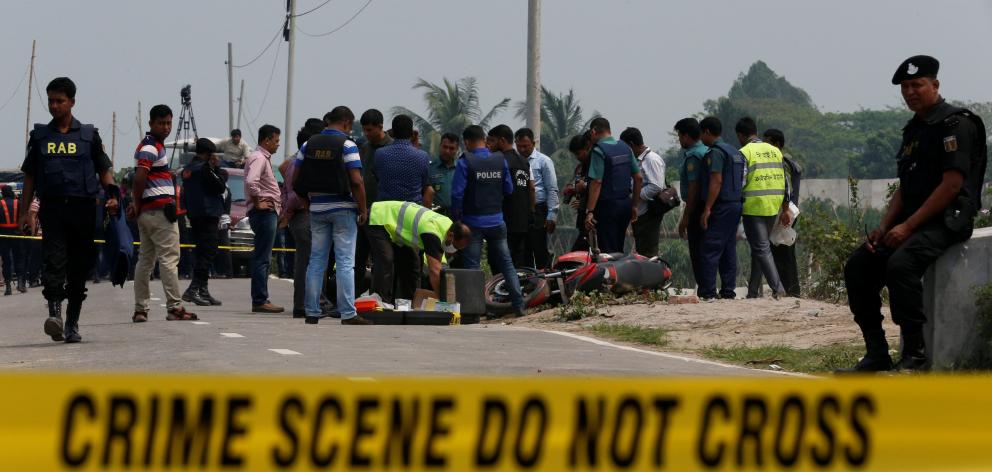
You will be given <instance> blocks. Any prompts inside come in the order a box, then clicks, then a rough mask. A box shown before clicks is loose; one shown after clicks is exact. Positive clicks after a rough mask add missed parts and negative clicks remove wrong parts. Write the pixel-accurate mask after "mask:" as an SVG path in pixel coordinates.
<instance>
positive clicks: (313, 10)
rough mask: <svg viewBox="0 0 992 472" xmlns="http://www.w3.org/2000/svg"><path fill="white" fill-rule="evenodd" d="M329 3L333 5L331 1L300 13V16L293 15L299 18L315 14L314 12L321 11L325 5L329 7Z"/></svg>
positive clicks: (328, 0)
mask: <svg viewBox="0 0 992 472" xmlns="http://www.w3.org/2000/svg"><path fill="white" fill-rule="evenodd" d="M328 3H331V0H327V1H325V2H324V3H321V4H320V5H317V6H315V7H313V8H311V9H309V10H307V11H305V12H303V13H299V14H296V15H293V18H299V17H301V16H303V15H307V14H310V13H313V12H315V11H317V10H320V9H321V8H323V7H324V5H327V4H328Z"/></svg>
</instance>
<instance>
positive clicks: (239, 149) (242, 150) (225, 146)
mask: <svg viewBox="0 0 992 472" xmlns="http://www.w3.org/2000/svg"><path fill="white" fill-rule="evenodd" d="M217 150H218V151H220V152H222V153H224V159H223V163H224V165H225V166H227V167H239V168H240V167H244V165H245V159H247V158H248V154H251V148H249V147H248V143H246V142H244V140H242V139H241V130H239V129H234V130H231V137H230V139H222V140H221V141H220V142H219V143H217Z"/></svg>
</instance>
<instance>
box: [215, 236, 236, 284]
mask: <svg viewBox="0 0 992 472" xmlns="http://www.w3.org/2000/svg"><path fill="white" fill-rule="evenodd" d="M217 243H218V244H217V245H218V246H230V245H231V230H229V229H222V230H218V231H217ZM233 265H234V263H233V262H232V261H231V251H230V250H228V249H224V250H220V249H218V250H217V254H216V255H215V256H214V265H213V269H214V275H215V276H221V277H228V278H230V277H232V276H233V275H234V274H233V272H234V267H233Z"/></svg>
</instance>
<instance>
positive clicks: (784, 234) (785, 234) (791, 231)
mask: <svg viewBox="0 0 992 472" xmlns="http://www.w3.org/2000/svg"><path fill="white" fill-rule="evenodd" d="M788 212H789V226H784V225H782V221H781V220H775V226H774V227H773V228H772V233H771V234H770V235H768V239H769V241H771V243H772V244H774V245H775V246H792V245H793V244H796V237H797V234H796V230H795V228H793V227H792V223H793V222H795V221H796V217H798V216H799V207H797V206H796V204H795V203H792V202H789V209H788Z"/></svg>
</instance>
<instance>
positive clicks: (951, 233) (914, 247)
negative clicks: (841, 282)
mask: <svg viewBox="0 0 992 472" xmlns="http://www.w3.org/2000/svg"><path fill="white" fill-rule="evenodd" d="M939 67H940V64H939V62H937V59H934V58H933V57H930V56H913V57H911V58H909V59H906V61H904V62H903V63H902V64H901V65H900V66H899V69H897V70H896V73H895V75H894V76H893V77H892V83H893V84H894V85H899V86H900V87H901V90H902V96H903V99H904V100H905V101H906V105H907V106H908V107H909V109H910V110H912V111H913V112H914V113H915V115H914V116H913V118H912V119H911V120H909V123H908V124H907V125H906V127H905V128H903V137H902V146H901V147H900V151H899V154H898V156H897V158H898V166H899V188H898V189H897V190H896V191H895V193H894V194H893V195H892V199H891V200H890V201H889V207H888V210H887V211H886V213H885V216H884V217H883V218H882V222H881V224H880V225H879V227H878V228H876V229H875V230H873V231H872V232H871V233H869V234H868V235H867V241H865V243H864V245H862V246H861V247H860V248H858V249H857V250H856V251H855V252H854V254H853V255H852V256H851V258H850V259H849V260H848V261H847V265H846V266H845V267H844V276H845V282H846V285H847V293H848V300H849V301H850V305H851V312H853V313H854V321H855V322H856V323H858V326H859V327H860V328H861V332H862V333H863V335H864V339H865V345H866V347H867V351H868V352H867V354H866V355H865V357H864V358H863V359H862V360H861V361H860V362H858V364H857V365H856V366H854V368H853V369H851V371H861V372H872V371H884V370H891V369H893V368H895V369H897V370H921V369H924V368H926V367H927V366H928V363H927V354H926V346H925V345H924V341H923V325H924V323H926V321H927V319H926V315H925V314H924V312H923V284H922V278H923V274H924V272H926V270H927V268H928V267H929V266H930V264H932V263H933V262H934V261H936V260H937V258H938V257H940V255H941V254H943V253H944V251H945V250H946V249H947V248H948V247H950V246H951V245H953V244H956V243H959V242H961V241H965V240H967V239H968V238H970V237H971V233H972V228H973V226H972V225H973V218H974V217H975V215H976V214H977V212H978V208H979V207H980V206H981V188H982V179H983V177H984V176H985V166H986V160H987V158H986V142H985V125H984V124H983V123H982V120H981V118H979V117H978V116H977V115H975V114H974V113H972V112H971V111H969V110H965V109H963V108H958V107H956V106H953V105H950V104H948V103H947V102H945V101H944V99H943V98H942V97H941V96H940V82H939V81H938V80H937V70H938V68H939ZM883 286H886V287H888V288H889V299H890V307H891V311H892V321H894V322H895V323H896V324H897V325H899V328H900V329H901V330H902V338H903V349H902V357H901V359H900V360H899V362H898V363H896V364H895V365H893V363H892V359H891V358H890V357H889V346H888V343H886V340H885V332H884V331H883V330H882V315H881V313H880V310H881V305H882V301H881V297H880V296H879V292H880V291H881V289H882V287H883Z"/></svg>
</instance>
